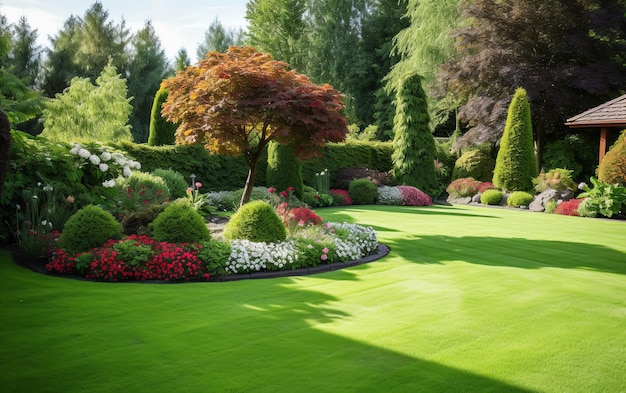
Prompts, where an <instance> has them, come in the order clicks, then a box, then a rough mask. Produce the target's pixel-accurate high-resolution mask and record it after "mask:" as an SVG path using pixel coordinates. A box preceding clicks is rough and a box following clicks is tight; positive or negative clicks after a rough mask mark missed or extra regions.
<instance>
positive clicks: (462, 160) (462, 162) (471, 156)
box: [452, 150, 496, 181]
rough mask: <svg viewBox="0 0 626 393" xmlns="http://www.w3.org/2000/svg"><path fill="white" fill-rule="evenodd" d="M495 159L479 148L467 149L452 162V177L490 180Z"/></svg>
mask: <svg viewBox="0 0 626 393" xmlns="http://www.w3.org/2000/svg"><path fill="white" fill-rule="evenodd" d="M495 166H496V161H495V160H494V159H493V158H491V157H490V156H489V155H488V154H487V153H485V152H483V151H481V150H468V151H466V152H465V153H463V154H461V156H460V157H459V158H457V160H456V162H455V163H454V169H453V171H452V178H453V179H460V178H463V177H473V178H474V179H476V180H481V181H491V179H492V178H493V169H494V168H495Z"/></svg>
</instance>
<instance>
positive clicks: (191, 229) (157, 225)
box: [151, 199, 211, 243]
mask: <svg viewBox="0 0 626 393" xmlns="http://www.w3.org/2000/svg"><path fill="white" fill-rule="evenodd" d="M151 228H152V237H153V238H154V239H156V240H158V241H160V242H168V243H184V242H200V241H203V240H209V239H210V238H211V233H210V232H209V228H207V226H206V223H205V222H204V219H203V218H202V216H201V215H200V214H199V213H198V212H197V211H195V210H194V208H193V207H192V206H191V204H190V203H189V201H187V200H186V199H178V200H176V201H174V202H173V203H172V204H170V205H169V206H168V207H166V208H165V210H163V212H162V213H161V214H159V215H158V216H157V218H155V219H154V221H152V224H151Z"/></svg>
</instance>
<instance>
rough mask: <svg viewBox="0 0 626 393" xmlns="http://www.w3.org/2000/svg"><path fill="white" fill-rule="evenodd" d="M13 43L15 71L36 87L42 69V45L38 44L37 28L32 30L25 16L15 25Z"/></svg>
mask: <svg viewBox="0 0 626 393" xmlns="http://www.w3.org/2000/svg"><path fill="white" fill-rule="evenodd" d="M12 30H13V43H12V45H11V53H10V57H11V65H12V66H13V73H14V74H15V75H16V76H17V77H18V78H21V79H23V80H25V82H26V83H27V85H28V87H30V88H33V89H34V88H36V86H37V78H38V75H39V71H40V69H41V52H42V49H41V46H39V45H37V30H32V29H31V27H30V25H29V24H28V20H27V19H26V17H25V16H22V17H20V19H19V21H18V22H17V24H15V25H13V28H12Z"/></svg>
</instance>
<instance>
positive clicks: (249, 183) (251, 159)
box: [239, 154, 259, 207]
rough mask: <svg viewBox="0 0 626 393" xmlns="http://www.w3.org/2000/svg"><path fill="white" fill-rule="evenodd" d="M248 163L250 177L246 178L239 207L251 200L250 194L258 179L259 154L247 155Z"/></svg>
mask: <svg viewBox="0 0 626 393" xmlns="http://www.w3.org/2000/svg"><path fill="white" fill-rule="evenodd" d="M246 162H247V164H248V178H247V179H246V186H245V187H244V189H243V195H242V196H241V202H240V203H239V207H241V206H243V205H245V204H246V203H248V202H250V196H251V195H252V188H253V187H254V181H255V180H256V167H257V163H258V162H259V155H258V154H255V155H251V156H248V157H246Z"/></svg>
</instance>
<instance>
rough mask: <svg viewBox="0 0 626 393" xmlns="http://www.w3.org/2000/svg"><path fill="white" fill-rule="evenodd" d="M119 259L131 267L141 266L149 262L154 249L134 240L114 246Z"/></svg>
mask: <svg viewBox="0 0 626 393" xmlns="http://www.w3.org/2000/svg"><path fill="white" fill-rule="evenodd" d="M113 249H114V250H115V251H117V258H118V259H121V260H123V261H124V262H126V264H127V265H130V266H140V265H143V264H145V263H146V262H148V260H149V259H150V256H151V255H152V247H150V246H148V245H145V244H141V243H139V242H137V241H135V240H133V239H130V240H124V241H121V242H119V243H115V244H113Z"/></svg>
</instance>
